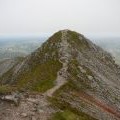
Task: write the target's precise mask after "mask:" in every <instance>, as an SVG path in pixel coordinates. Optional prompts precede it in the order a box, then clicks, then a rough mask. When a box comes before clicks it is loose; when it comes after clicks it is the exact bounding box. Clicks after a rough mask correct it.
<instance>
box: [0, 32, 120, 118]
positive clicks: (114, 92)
mask: <svg viewBox="0 0 120 120" xmlns="http://www.w3.org/2000/svg"><path fill="white" fill-rule="evenodd" d="M119 71H120V68H119V66H118V65H116V64H115V61H114V60H113V59H112V57H111V55H110V54H109V53H107V52H105V51H104V50H102V49H101V48H100V47H98V46H96V45H95V44H93V43H92V42H91V41H89V40H88V39H87V38H85V37H84V36H83V35H81V34H79V33H77V32H74V31H70V30H62V31H59V32H57V33H55V34H54V35H53V36H52V37H50V38H49V39H48V41H47V42H45V43H44V44H43V45H42V46H41V47H40V48H39V49H37V50H36V51H35V52H33V53H32V54H31V55H29V56H28V57H26V59H25V60H24V61H23V62H22V63H21V64H19V65H17V66H15V67H14V68H13V69H12V72H11V71H10V73H7V74H6V73H5V74H3V76H2V77H1V78H0V81H1V84H2V85H6V84H8V85H10V86H15V87H16V89H17V90H19V91H24V93H25V92H26V91H29V94H30V93H33V92H37V93H42V95H41V94H39V95H35V96H38V97H32V98H31V97H30V96H29V97H30V98H29V99H32V101H37V109H38V108H39V107H40V108H41V109H42V112H38V113H36V112H35V115H34V117H35V118H36V119H37V118H38V119H48V118H50V117H52V118H51V119H52V120H59V119H60V120H61V119H65V120H70V119H71V120H75V119H76V120H77V119H78V120H79V119H80V120H81V119H83V120H94V119H100V120H119V119H120V88H119V86H120V72H119ZM37 93H36V94H37ZM25 100H26V98H25V97H23V100H22V102H21V104H20V106H19V107H18V108H17V111H18V112H20V110H22V109H21V106H22V105H23V103H24V101H25ZM25 104H26V105H25ZM27 104H29V100H28V99H27V100H26V103H24V105H25V109H26V110H28V109H29V110H28V111H25V112H27V114H30V113H29V112H31V111H30V108H32V107H34V106H33V104H31V106H30V108H29V106H28V105H27ZM6 109H7V107H6ZM14 109H15V108H14ZM41 109H39V110H41ZM1 110H2V109H1ZM1 110H0V111H1ZM15 111H16V109H15ZM15 111H14V112H13V113H11V112H10V114H11V115H12V117H11V118H14V117H17V118H18V117H19V116H18V115H17V114H16V113H15ZM51 115H52V116H51ZM41 116H42V117H41ZM46 116H47V117H46ZM4 119H5V117H4ZM19 119H22V118H19ZM24 119H26V120H27V119H29V118H28V116H27V117H25V118H24Z"/></svg>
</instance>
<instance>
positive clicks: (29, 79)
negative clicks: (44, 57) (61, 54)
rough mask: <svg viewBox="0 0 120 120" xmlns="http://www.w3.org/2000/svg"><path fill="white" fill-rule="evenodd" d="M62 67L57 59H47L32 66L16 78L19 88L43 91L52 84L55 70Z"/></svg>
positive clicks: (55, 74)
mask: <svg viewBox="0 0 120 120" xmlns="http://www.w3.org/2000/svg"><path fill="white" fill-rule="evenodd" d="M61 67H62V64H61V63H60V62H59V61H54V60H49V61H46V62H45V63H42V64H38V65H37V66H34V67H33V68H32V69H31V70H29V71H26V72H24V73H22V74H20V75H19V76H18V77H17V78H16V79H17V80H18V82H17V86H18V87H19V88H26V89H29V90H32V91H38V92H45V91H46V90H48V89H50V88H52V87H53V86H54V81H55V79H56V77H57V71H58V70H59V69H60V68H61Z"/></svg>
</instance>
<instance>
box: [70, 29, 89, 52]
mask: <svg viewBox="0 0 120 120" xmlns="http://www.w3.org/2000/svg"><path fill="white" fill-rule="evenodd" d="M80 36H81V38H82V39H83V40H82V39H80V38H79V37H80ZM68 38H69V39H68V42H69V43H70V44H71V45H72V46H73V47H74V48H77V49H78V50H80V51H82V50H87V49H89V43H88V42H87V41H86V38H85V37H84V36H83V35H80V34H79V33H77V32H74V31H68Z"/></svg>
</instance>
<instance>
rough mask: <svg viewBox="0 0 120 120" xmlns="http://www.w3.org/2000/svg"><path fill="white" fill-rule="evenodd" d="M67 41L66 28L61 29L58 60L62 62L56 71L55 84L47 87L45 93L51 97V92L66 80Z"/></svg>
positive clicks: (68, 56)
mask: <svg viewBox="0 0 120 120" xmlns="http://www.w3.org/2000/svg"><path fill="white" fill-rule="evenodd" d="M68 46H69V44H68V42H67V30H66V31H62V39H61V48H60V53H61V56H60V59H59V61H60V62H61V63H62V64H63V66H62V68H61V69H60V70H59V71H58V73H57V79H56V81H55V82H56V83H55V86H54V87H53V88H51V89H49V90H48V91H47V92H46V93H45V95H46V96H49V97H52V95H53V93H54V92H55V91H56V90H58V89H59V88H60V87H61V86H63V85H64V84H65V83H66V82H67V80H66V78H67V69H68V61H69V58H70V55H69V53H68Z"/></svg>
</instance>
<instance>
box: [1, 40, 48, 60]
mask: <svg viewBox="0 0 120 120" xmlns="http://www.w3.org/2000/svg"><path fill="white" fill-rule="evenodd" d="M45 40H46V38H32V39H28V38H17V39H11V38H10V39H9V38H7V39H2V38H0V59H6V58H14V57H19V56H22V57H23V56H26V55H28V54H30V53H31V52H33V51H34V50H35V49H37V48H38V47H40V46H41V44H42V42H43V41H45Z"/></svg>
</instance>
